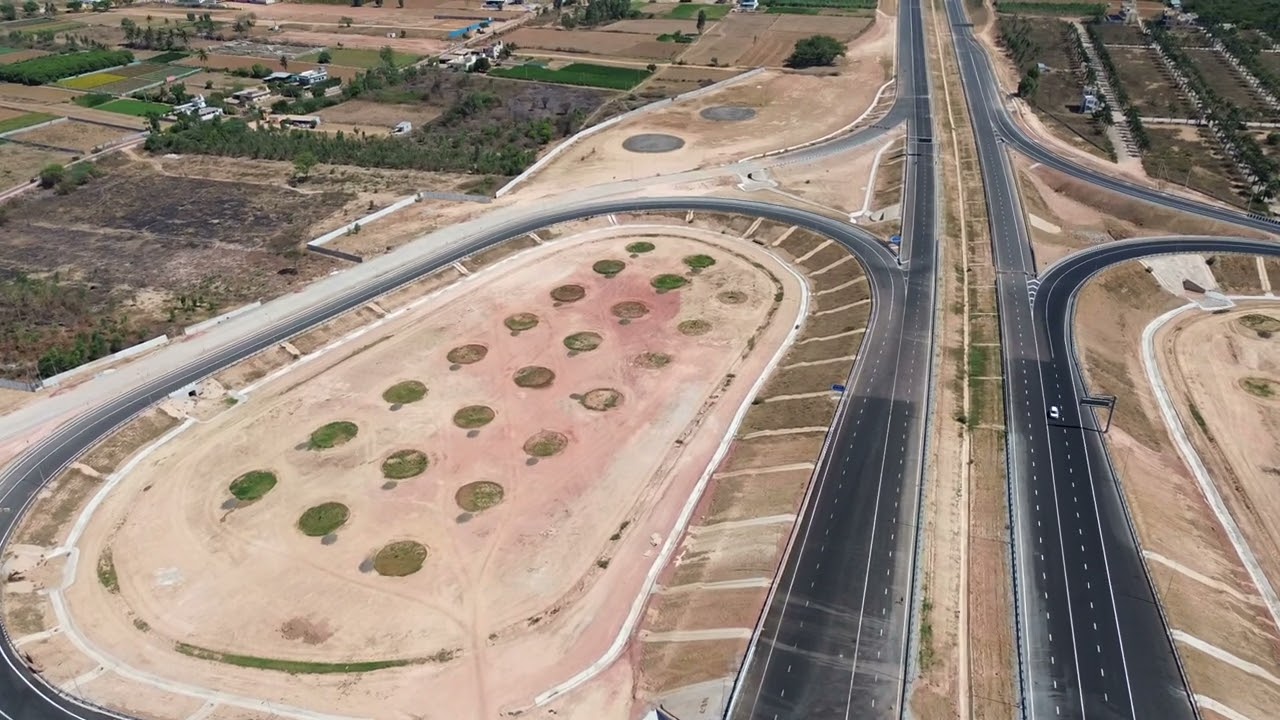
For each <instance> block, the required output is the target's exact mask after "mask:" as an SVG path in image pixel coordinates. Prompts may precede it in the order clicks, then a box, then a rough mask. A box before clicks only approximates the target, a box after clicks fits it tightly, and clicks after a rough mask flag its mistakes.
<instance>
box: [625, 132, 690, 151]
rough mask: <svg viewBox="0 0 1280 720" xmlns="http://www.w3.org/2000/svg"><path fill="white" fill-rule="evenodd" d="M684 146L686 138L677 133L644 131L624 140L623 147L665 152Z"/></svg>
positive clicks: (633, 149) (631, 149)
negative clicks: (679, 136)
mask: <svg viewBox="0 0 1280 720" xmlns="http://www.w3.org/2000/svg"><path fill="white" fill-rule="evenodd" d="M682 147H684V140H683V139H681V138H678V137H676V136H675V135H663V134H661V133H644V134H641V135H632V136H631V137H629V138H627V139H626V140H623V141H622V148H623V149H624V150H630V151H631V152H636V153H664V152H671V151H672V150H679V149H680V148H682Z"/></svg>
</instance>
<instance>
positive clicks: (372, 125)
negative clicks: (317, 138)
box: [316, 100, 444, 133]
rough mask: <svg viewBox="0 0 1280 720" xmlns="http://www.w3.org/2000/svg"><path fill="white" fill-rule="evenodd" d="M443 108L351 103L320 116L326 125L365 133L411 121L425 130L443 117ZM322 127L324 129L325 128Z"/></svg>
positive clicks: (324, 112)
mask: <svg viewBox="0 0 1280 720" xmlns="http://www.w3.org/2000/svg"><path fill="white" fill-rule="evenodd" d="M443 112H444V111H443V109H441V108H435V107H430V106H422V105H408V104H399V103H381V102H372V101H369V100H348V101H346V102H344V103H340V104H338V105H334V106H333V107H328V108H325V109H323V110H321V111H319V112H317V113H316V115H319V116H320V118H321V119H323V120H324V122H325V125H328V124H329V123H336V124H340V125H347V126H352V127H357V128H360V129H362V130H364V131H365V132H369V133H375V132H385V131H387V130H389V129H391V128H393V127H395V125H396V123H398V122H401V121H403V120H408V121H409V122H411V123H413V126H414V127H415V128H419V127H422V126H424V125H426V124H427V123H429V122H431V121H432V120H435V119H436V118H438V117H440V115H441V114H443ZM325 125H321V129H325Z"/></svg>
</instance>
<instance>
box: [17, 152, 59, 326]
mask: <svg viewBox="0 0 1280 720" xmlns="http://www.w3.org/2000/svg"><path fill="white" fill-rule="evenodd" d="M71 157H72V153H67V152H58V151H55V150H45V149H43V148H34V147H30V146H27V145H19V144H17V143H11V142H10V143H0V188H4V189H8V188H11V187H14V186H15V185H21V184H23V183H26V182H30V180H31V178H33V177H35V176H36V175H38V174H40V169H41V168H43V167H44V166H45V165H48V164H50V163H61V164H65V163H68V162H70V161H71ZM0 233H3V230H0ZM4 267H5V266H4V264H3V262H0V269H3V268H4ZM2 282H3V280H0V283H2ZM0 312H3V308H0Z"/></svg>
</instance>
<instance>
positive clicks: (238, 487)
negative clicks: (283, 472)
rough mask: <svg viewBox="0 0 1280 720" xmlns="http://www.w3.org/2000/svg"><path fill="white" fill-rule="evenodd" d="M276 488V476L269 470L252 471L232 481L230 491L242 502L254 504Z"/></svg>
mask: <svg viewBox="0 0 1280 720" xmlns="http://www.w3.org/2000/svg"><path fill="white" fill-rule="evenodd" d="M275 486H276V474H275V473H273V472H270V471H268V470H250V471H249V472H247V473H245V474H243V475H241V476H240V477H238V478H236V479H235V480H232V481H231V485H230V487H229V489H230V490H231V494H232V495H233V496H234V497H235V499H237V500H239V501H240V502H253V501H254V500H259V499H261V498H262V496H263V495H266V494H267V493H268V492H270V491H271V488H273V487H275Z"/></svg>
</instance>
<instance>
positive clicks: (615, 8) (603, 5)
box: [554, 0, 642, 28]
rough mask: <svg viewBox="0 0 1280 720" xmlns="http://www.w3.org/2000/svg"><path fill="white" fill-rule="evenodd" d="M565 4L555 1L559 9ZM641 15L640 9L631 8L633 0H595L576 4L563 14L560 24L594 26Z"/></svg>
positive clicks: (565, 25)
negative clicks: (579, 4)
mask: <svg viewBox="0 0 1280 720" xmlns="http://www.w3.org/2000/svg"><path fill="white" fill-rule="evenodd" d="M563 5H564V3H563V2H561V0H555V2H554V7H555V9H556V10H557V11H559V10H561V9H562V7H563ZM641 15H642V13H641V12H640V11H639V10H633V9H632V8H631V0H594V1H593V2H589V3H587V4H586V5H585V6H575V7H574V9H572V10H570V11H569V12H566V13H564V14H563V15H561V16H560V24H561V25H563V26H564V27H566V28H575V27H578V26H584V27H594V26H596V25H604V24H606V23H611V22H616V21H618V20H627V19H634V18H638V17H640V16H641Z"/></svg>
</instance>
